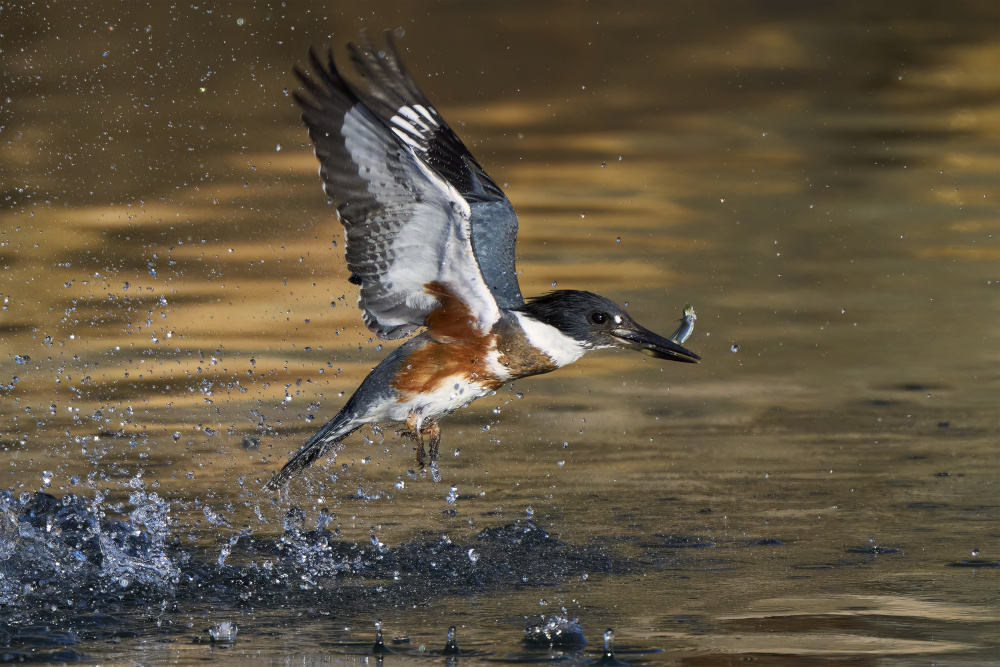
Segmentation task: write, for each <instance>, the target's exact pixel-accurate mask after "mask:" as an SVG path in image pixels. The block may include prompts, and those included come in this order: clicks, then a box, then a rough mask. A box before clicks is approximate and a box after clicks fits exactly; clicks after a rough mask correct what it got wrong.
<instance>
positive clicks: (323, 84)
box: [295, 52, 500, 338]
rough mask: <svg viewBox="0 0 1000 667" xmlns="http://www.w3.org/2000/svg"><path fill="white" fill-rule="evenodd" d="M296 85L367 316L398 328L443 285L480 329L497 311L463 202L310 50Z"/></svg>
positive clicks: (403, 331) (408, 324)
mask: <svg viewBox="0 0 1000 667" xmlns="http://www.w3.org/2000/svg"><path fill="white" fill-rule="evenodd" d="M310 62H311V63H312V67H313V70H314V73H313V74H308V73H306V72H303V71H302V70H299V69H296V74H298V77H299V79H301V81H302V84H303V85H304V86H305V89H306V91H307V93H308V94H299V93H295V99H296V100H298V102H299V104H300V105H301V106H302V120H303V121H304V122H305V124H306V126H307V127H308V128H309V136H310V137H311V138H312V140H313V143H314V144H315V146H316V156H317V157H318V158H319V161H320V170H319V171H320V176H321V177H322V179H323V184H324V190H325V191H326V193H327V194H328V195H329V196H330V197H331V198H332V199H335V200H337V201H338V202H340V205H339V207H338V209H337V211H338V214H339V217H340V221H341V222H342V223H343V224H344V230H345V241H346V246H347V248H346V252H347V266H348V268H349V269H350V270H351V273H352V275H351V280H352V282H354V283H356V284H359V285H360V286H361V308H362V310H363V311H364V320H365V324H367V325H368V328H369V329H371V330H372V331H376V332H378V334H379V336H381V337H383V338H401V337H403V336H406V335H407V334H409V333H411V332H412V331H414V330H415V329H417V328H418V327H420V326H423V325H424V324H425V319H426V317H427V315H428V313H430V312H431V311H433V310H434V309H435V308H437V307H438V306H440V305H441V302H440V300H439V298H438V293H439V290H438V289H437V288H436V286H437V285H445V286H447V287H448V288H449V290H450V292H451V293H452V294H454V295H455V296H457V297H458V298H459V299H461V300H462V301H463V302H464V303H465V304H466V306H467V308H468V312H469V313H471V316H472V318H473V319H474V322H472V324H473V325H474V326H476V327H477V328H479V329H480V330H482V331H488V330H489V329H490V327H492V325H493V323H494V322H496V320H497V319H498V318H499V316H500V312H499V309H498V307H497V303H496V300H495V299H494V297H493V295H492V293H491V292H490V290H489V288H488V287H487V286H486V283H485V281H484V279H483V276H482V273H481V272H480V270H479V264H478V262H477V261H476V256H475V253H474V252H473V249H472V230H471V221H470V217H471V210H470V208H469V203H468V202H467V201H466V200H465V199H464V198H463V197H462V196H461V195H460V194H459V193H458V191H457V190H456V189H455V187H454V186H453V185H452V184H451V183H449V182H448V181H447V180H446V179H445V178H442V176H441V175H440V174H439V173H438V172H437V171H435V170H434V169H432V168H431V167H430V166H429V165H428V163H427V160H426V158H425V157H423V156H421V155H420V154H418V152H417V151H416V150H415V149H414V147H413V146H411V145H409V144H408V143H407V142H405V141H403V140H402V139H401V138H400V137H399V136H398V135H397V134H395V133H394V132H393V131H392V130H391V129H390V128H389V127H388V126H387V125H386V124H385V123H384V122H383V121H382V120H380V119H379V118H378V116H377V115H376V114H375V113H373V111H372V110H371V109H370V108H369V107H368V106H367V105H366V104H365V103H364V102H363V101H361V99H359V97H358V95H357V93H356V92H355V91H354V90H353V89H352V88H351V87H350V86H348V85H347V84H346V83H345V82H344V80H343V79H341V78H340V76H339V74H338V73H337V69H336V64H335V63H334V60H333V55H332V54H330V55H329V59H328V63H327V66H326V67H324V66H323V64H322V63H321V62H320V61H319V59H318V58H317V56H316V54H315V52H310Z"/></svg>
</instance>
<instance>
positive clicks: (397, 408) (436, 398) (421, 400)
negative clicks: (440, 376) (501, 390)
mask: <svg viewBox="0 0 1000 667" xmlns="http://www.w3.org/2000/svg"><path fill="white" fill-rule="evenodd" d="M488 393H490V390H489V388H488V387H486V386H484V385H482V384H480V383H478V382H476V381H474V380H473V381H470V380H468V379H467V378H465V377H463V376H460V375H455V376H452V377H450V378H448V381H447V382H445V383H444V384H443V385H442V386H441V387H440V388H438V389H436V390H435V391H428V392H423V393H421V394H418V395H416V396H413V397H412V398H410V399H409V400H406V401H401V402H398V403H394V404H393V405H392V406H390V408H389V410H388V414H387V415H386V416H387V417H388V419H390V420H392V421H396V422H405V421H406V420H407V419H408V418H409V417H410V415H416V417H417V424H419V423H421V422H424V421H432V422H436V421H437V420H438V419H441V418H442V417H444V416H446V415H449V414H451V413H452V412H454V411H455V410H458V409H459V408H464V407H465V406H466V405H468V404H469V403H471V402H472V401H474V400H476V399H477V398H482V397H483V396H485V395H486V394H488Z"/></svg>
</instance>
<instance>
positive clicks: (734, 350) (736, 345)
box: [729, 343, 740, 354]
mask: <svg viewBox="0 0 1000 667" xmlns="http://www.w3.org/2000/svg"><path fill="white" fill-rule="evenodd" d="M729 351H730V352H732V353H733V354H736V353H737V352H739V351H740V344H739V343H733V344H732V345H730V346H729Z"/></svg>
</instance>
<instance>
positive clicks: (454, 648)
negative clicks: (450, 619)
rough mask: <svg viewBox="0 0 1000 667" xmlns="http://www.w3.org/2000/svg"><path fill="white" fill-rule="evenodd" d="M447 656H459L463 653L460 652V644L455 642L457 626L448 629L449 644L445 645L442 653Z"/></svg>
mask: <svg viewBox="0 0 1000 667" xmlns="http://www.w3.org/2000/svg"><path fill="white" fill-rule="evenodd" d="M441 652H442V653H444V654H445V655H458V654H459V653H461V651H459V650H458V642H457V641H456V640H455V626H454V625H453V626H451V627H450V628H448V642H447V643H446V644H445V645H444V650H443V651H441Z"/></svg>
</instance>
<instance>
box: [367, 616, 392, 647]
mask: <svg viewBox="0 0 1000 667" xmlns="http://www.w3.org/2000/svg"><path fill="white" fill-rule="evenodd" d="M372 653H392V651H390V650H389V647H388V646H386V645H385V641H384V640H383V639H382V619H379V620H377V621H375V644H374V645H373V646H372Z"/></svg>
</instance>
